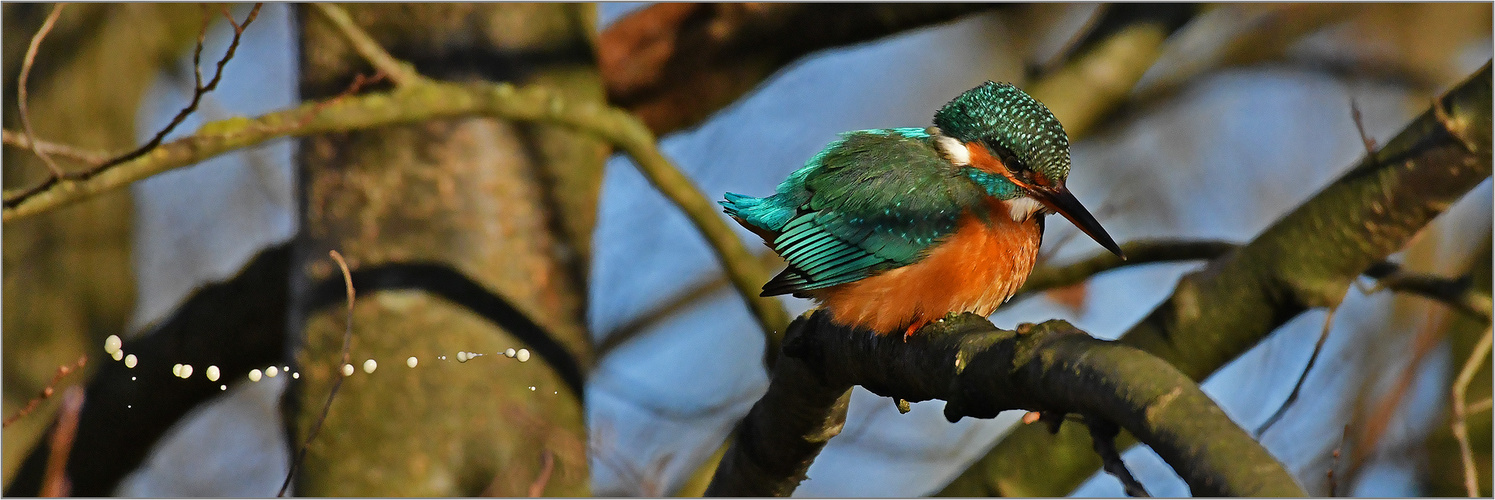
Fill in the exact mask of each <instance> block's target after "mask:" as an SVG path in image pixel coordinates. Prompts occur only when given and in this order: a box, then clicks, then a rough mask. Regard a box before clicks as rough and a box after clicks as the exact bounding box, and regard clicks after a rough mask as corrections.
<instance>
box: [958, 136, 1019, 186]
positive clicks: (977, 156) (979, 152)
mask: <svg viewBox="0 0 1495 500" xmlns="http://www.w3.org/2000/svg"><path fill="white" fill-rule="evenodd" d="M966 149H967V150H969V151H970V152H971V166H972V167H976V169H977V170H981V171H983V172H990V173H993V174H997V175H1000V176H1002V177H1009V176H1010V174H1008V173H1007V166H1006V165H1003V164H1002V160H999V159H997V157H995V156H992V155H991V151H990V150H988V149H986V146H983V145H981V143H980V142H968V143H966Z"/></svg>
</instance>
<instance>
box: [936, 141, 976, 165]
mask: <svg viewBox="0 0 1495 500" xmlns="http://www.w3.org/2000/svg"><path fill="white" fill-rule="evenodd" d="M934 144H935V146H937V147H939V148H940V152H941V153H943V154H944V155H945V159H947V160H950V163H952V164H954V165H955V166H957V167H962V166H966V165H970V164H971V150H969V149H966V145H965V144H961V143H960V140H959V139H956V138H954V137H950V136H947V135H936V136H935V137H934Z"/></svg>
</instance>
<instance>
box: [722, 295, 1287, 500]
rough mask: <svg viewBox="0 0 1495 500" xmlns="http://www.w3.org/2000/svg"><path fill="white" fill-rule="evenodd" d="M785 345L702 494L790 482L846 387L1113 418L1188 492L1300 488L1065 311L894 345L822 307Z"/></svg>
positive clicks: (1212, 416) (1179, 384) (754, 491)
mask: <svg viewBox="0 0 1495 500" xmlns="http://www.w3.org/2000/svg"><path fill="white" fill-rule="evenodd" d="M784 354H785V355H784V356H782V359H781V362H780V364H779V365H778V368H777V369H776V372H775V374H774V378H773V379H772V381H771V382H770V385H769V392H768V395H766V396H765V397H764V399H762V400H760V401H759V402H758V404H757V405H755V406H754V407H753V410H752V411H751V412H750V413H749V414H748V417H747V418H746V419H745V420H744V421H743V423H742V424H741V425H740V426H739V428H738V433H737V435H736V440H735V443H734V445H733V448H732V449H731V450H729V451H728V452H727V456H726V458H724V459H723V460H722V466H721V467H720V468H719V469H718V470H717V474H716V479H715V480H714V481H713V484H712V486H711V488H709V489H708V490H707V494H708V495H713V494H714V495H732V496H754V495H770V494H774V495H784V494H788V493H790V492H792V491H793V488H794V486H795V485H797V484H798V483H799V481H800V480H802V479H803V471H804V470H805V468H807V467H808V465H809V463H810V461H811V460H813V458H814V455H815V454H816V453H818V451H819V448H820V447H819V446H808V445H811V444H823V439H822V437H823V436H826V435H834V434H835V433H836V432H838V431H839V429H840V421H838V420H837V419H834V418H822V417H821V416H822V415H825V414H834V413H835V411H836V410H835V409H834V408H835V406H836V405H837V404H838V401H837V398H836V396H839V395H840V394H841V393H843V392H844V391H845V390H846V389H848V388H850V387H851V386H852V385H861V386H863V387H865V388H867V389H868V390H869V391H872V392H873V393H876V394H879V395H882V396H887V397H890V398H894V399H902V400H907V401H925V400H932V399H940V400H944V401H946V404H945V416H946V418H948V419H950V420H951V421H956V420H959V419H960V418H962V417H966V416H971V417H977V418H990V417H994V416H996V415H997V414H998V413H1000V412H1002V411H1005V410H1019V409H1026V410H1035V411H1043V412H1045V413H1046V414H1050V415H1055V416H1058V415H1063V414H1066V413H1079V414H1081V415H1083V416H1084V417H1085V419H1086V420H1087V421H1088V422H1089V423H1090V425H1098V426H1100V427H1099V430H1100V431H1101V432H1100V434H1101V435H1106V432H1105V431H1106V426H1107V425H1111V424H1112V423H1114V424H1115V425H1120V426H1121V427H1123V428H1125V429H1127V430H1129V431H1131V432H1132V433H1133V434H1134V435H1137V436H1141V438H1142V440H1143V441H1144V442H1146V443H1148V444H1149V445H1151V446H1152V447H1153V449H1154V450H1155V451H1157V453H1158V455H1159V456H1161V457H1163V460H1165V461H1167V462H1168V463H1169V464H1170V465H1172V466H1173V468H1174V470H1175V471H1177V472H1178V473H1179V475H1180V476H1181V477H1183V479H1184V481H1185V482H1187V483H1188V484H1189V486H1190V488H1192V489H1193V492H1194V494H1196V495H1230V496H1272V495H1282V496H1302V495H1303V490H1302V489H1301V488H1299V487H1298V485H1297V483H1296V482H1295V481H1294V479H1293V477H1292V475H1291V474H1289V473H1288V472H1287V470H1285V469H1284V468H1283V467H1282V465H1281V464H1279V463H1278V462H1277V461H1276V460H1275V459H1273V458H1272V456H1271V454H1270V453H1268V452H1267V451H1266V449H1264V448H1262V447H1261V445H1260V444H1258V443H1257V442H1256V441H1254V440H1252V439H1251V437H1250V435H1248V434H1247V433H1246V431H1244V430H1242V429H1241V428H1240V427H1238V426H1236V425H1235V423H1234V422H1232V421H1231V420H1230V417H1228V416H1226V415H1225V412H1224V411H1222V410H1220V408H1219V407H1218V406H1216V405H1215V404H1214V402H1213V401H1211V400H1210V398H1209V396H1206V395H1205V394H1204V392H1203V391H1201V390H1200V389H1199V387H1198V385H1197V384H1196V383H1195V382H1194V381H1193V380H1191V379H1190V378H1189V377H1188V376H1186V375H1185V374H1183V373H1180V372H1179V371H1178V370H1176V369H1174V368H1173V367H1172V366H1170V365H1169V364H1168V363H1167V362H1166V361H1164V360H1162V359H1159V358H1157V357H1154V356H1151V355H1149V354H1147V353H1145V352H1142V351H1140V350H1138V349H1136V348H1133V347H1130V346H1127V345H1124V344H1122V343H1119V342H1108V341H1103V340H1098V339H1095V338H1092V337H1090V336H1089V335H1087V334H1085V333H1084V332H1081V331H1079V330H1077V329H1075V328H1074V327H1073V326H1071V325H1069V324H1068V323H1066V322H1063V321H1057V320H1056V321H1049V322H1046V323H1043V324H1041V325H1036V326H1035V325H1029V324H1024V325H1020V326H1019V327H1018V329H1017V331H1015V332H1014V331H1005V330H1000V329H997V328H995V327H993V326H992V325H991V323H989V322H987V321H986V320H985V319H984V318H981V317H978V316H975V315H971V314H966V315H962V316H958V317H950V318H947V319H946V320H945V321H942V322H939V323H935V324H932V325H930V326H928V327H925V328H924V329H923V330H920V331H919V332H918V333H917V334H915V335H914V336H913V337H912V338H910V339H909V340H907V341H904V340H903V339H902V338H900V337H897V336H878V335H872V334H870V333H868V332H864V331H854V330H850V329H845V328H840V327H837V326H835V325H833V324H831V323H829V321H828V320H827V318H826V316H825V314H823V313H820V314H815V315H811V316H808V317H804V318H801V319H800V320H796V322H795V323H794V324H793V325H791V326H790V329H789V333H788V334H787V336H786V338H785V341H784ZM791 366H792V367H794V368H790V367H791ZM817 403H818V404H817ZM1102 448H1104V446H1102Z"/></svg>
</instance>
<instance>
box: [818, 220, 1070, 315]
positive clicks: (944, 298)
mask: <svg viewBox="0 0 1495 500" xmlns="http://www.w3.org/2000/svg"><path fill="white" fill-rule="evenodd" d="M1004 205H1005V203H1004V202H1001V201H996V200H992V201H991V202H990V206H989V207H988V208H990V209H991V213H990V215H989V216H988V217H985V218H982V217H978V216H976V215H974V214H970V213H967V214H965V215H963V216H962V217H961V219H960V221H959V223H958V224H957V226H956V229H955V232H954V233H953V234H951V235H950V236H949V237H947V238H946V239H945V240H943V241H942V242H940V243H939V244H938V245H936V246H935V247H934V248H933V249H932V250H931V251H930V252H929V253H928V254H927V255H926V256H925V257H924V258H923V259H922V260H920V261H918V262H915V263H913V264H910V265H907V266H903V267H900V268H897V269H893V270H890V271H886V272H883V273H881V274H877V275H875V276H871V277H868V278H864V279H861V280H858V281H854V282H851V283H847V284H844V285H837V286H834V287H830V288H826V289H824V290H822V291H819V292H818V293H816V294H815V295H814V298H816V299H817V300H818V301H819V302H820V303H821V305H822V306H823V307H825V308H826V309H828V310H829V311H830V313H831V319H832V320H833V321H835V322H836V323H839V324H842V325H846V326H856V327H862V328H867V329H870V330H872V331H874V332H877V333H879V334H888V333H893V332H902V331H904V330H905V329H907V328H909V327H910V326H911V325H912V326H914V327H917V326H922V325H924V324H925V323H928V322H930V321H934V320H937V319H940V318H943V317H944V316H945V314H946V313H951V312H957V313H959V312H974V313H976V314H979V315H982V316H986V315H990V314H991V313H992V312H994V311H996V309H997V306H1000V305H1001V304H1002V303H1003V302H1005V301H1006V300H1007V299H1008V298H1011V297H1012V294H1013V293H1014V292H1016V291H1017V289H1018V287H1020V286H1022V284H1023V282H1024V281H1026V280H1027V279H1028V273H1030V272H1032V270H1033V263H1034V261H1035V260H1037V258H1038V245H1039V240H1040V238H1041V236H1042V234H1041V231H1042V230H1041V228H1040V227H1039V225H1038V219H1036V218H1032V217H1030V218H1028V219H1027V220H1024V221H1014V220H1012V219H1011V218H1010V217H1009V216H1008V211H1007V210H1006V207H1005V206H1004Z"/></svg>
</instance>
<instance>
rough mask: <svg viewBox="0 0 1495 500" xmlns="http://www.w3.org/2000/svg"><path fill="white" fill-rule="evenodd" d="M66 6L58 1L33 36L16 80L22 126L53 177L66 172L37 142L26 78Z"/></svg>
mask: <svg viewBox="0 0 1495 500" xmlns="http://www.w3.org/2000/svg"><path fill="white" fill-rule="evenodd" d="M66 6H67V4H65V3H58V4H57V5H54V6H52V12H51V13H50V14H47V20H46V21H44V22H42V28H41V29H39V30H37V31H36V35H34V36H32V37H31V45H30V46H29V47H27V48H26V58H25V59H23V60H21V77H20V78H19V79H17V82H16V100H17V106H18V107H19V108H20V110H21V128H22V129H24V130H25V131H26V139H27V140H28V141H30V142H31V152H32V153H35V154H36V156H37V157H38V158H41V159H42V163H45V164H46V165H47V169H48V170H51V171H52V178H53V179H57V178H60V177H62V176H63V175H66V174H65V173H64V172H63V171H62V168H61V167H58V166H57V164H56V163H54V162H53V161H52V157H51V156H48V155H47V153H46V152H43V151H42V148H41V146H39V145H38V144H37V141H36V133H35V132H34V131H33V130H32V127H31V112H30V110H28V109H27V108H26V80H27V79H28V78H30V77H31V65H32V63H34V62H35V61H36V51H37V49H39V48H41V46H42V39H43V38H46V37H47V33H51V32H52V26H54V25H56V24H57V18H58V17H60V16H61V15H62V8H63V7H66Z"/></svg>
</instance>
